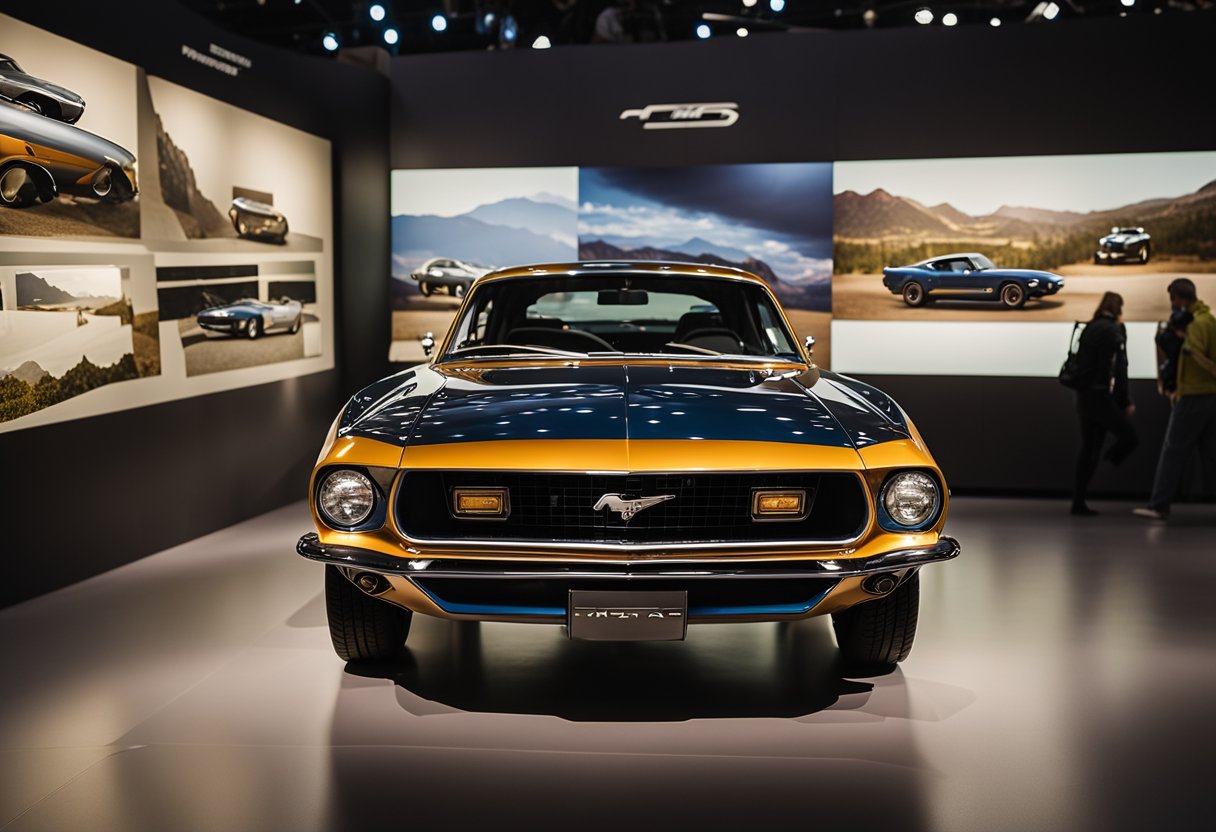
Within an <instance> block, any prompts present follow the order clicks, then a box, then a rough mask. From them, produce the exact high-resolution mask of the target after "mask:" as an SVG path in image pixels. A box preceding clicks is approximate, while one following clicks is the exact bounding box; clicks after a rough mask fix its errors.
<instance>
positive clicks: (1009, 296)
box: [1001, 283, 1026, 309]
mask: <svg viewBox="0 0 1216 832" xmlns="http://www.w3.org/2000/svg"><path fill="white" fill-rule="evenodd" d="M1024 303H1026V290H1025V289H1023V288H1022V287H1021V286H1019V285H1018V284H1016V283H1006V284H1005V285H1004V286H1002V287H1001V305H1002V306H1004V307H1005V308H1006V309H1020V308H1021V306H1022V305H1023V304H1024Z"/></svg>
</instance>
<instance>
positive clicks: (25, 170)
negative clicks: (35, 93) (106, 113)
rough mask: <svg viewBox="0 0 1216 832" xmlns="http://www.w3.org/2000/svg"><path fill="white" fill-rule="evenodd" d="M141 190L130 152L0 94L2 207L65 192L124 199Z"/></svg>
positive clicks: (45, 199)
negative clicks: (46, 116) (44, 115)
mask: <svg viewBox="0 0 1216 832" xmlns="http://www.w3.org/2000/svg"><path fill="white" fill-rule="evenodd" d="M136 193H138V187H137V185H136V178H135V155H134V154H133V153H131V152H130V151H129V150H126V149H125V148H122V147H119V146H118V145H117V144H115V143H114V142H111V141H109V140H108V139H103V138H102V137H101V136H95V135H93V134H92V133H89V132H88V131H86V130H81V129H80V128H79V127H74V126H72V125H71V124H66V123H64V122H62V121H55V120H54V119H50V118H44V117H43V116H41V115H38V114H37V112H35V111H34V110H32V109H31V108H30V107H29V105H28V104H26V103H24V102H17V101H14V100H12V99H10V98H7V97H3V96H0V205H4V206H6V207H9V208H28V207H31V206H33V205H37V204H39V203H44V202H50V201H51V200H52V199H54V198H55V197H56V196H58V195H60V194H64V195H67V196H77V197H88V198H92V199H98V200H106V201H122V200H126V199H130V198H132V197H134V196H135V195H136Z"/></svg>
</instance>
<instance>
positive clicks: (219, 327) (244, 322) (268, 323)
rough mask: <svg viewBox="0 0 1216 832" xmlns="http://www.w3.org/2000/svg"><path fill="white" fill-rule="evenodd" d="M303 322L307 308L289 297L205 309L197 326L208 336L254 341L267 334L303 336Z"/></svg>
mask: <svg viewBox="0 0 1216 832" xmlns="http://www.w3.org/2000/svg"><path fill="white" fill-rule="evenodd" d="M303 318H304V310H303V306H302V305H301V304H300V302H299V301H298V300H292V299H291V298H289V297H282V298H279V300H278V301H263V300H258V299H257V298H242V299H241V300H238V301H236V302H235V303H229V304H225V305H223V306H212V307H210V308H208V309H204V310H203V311H202V312H199V313H198V314H197V315H196V316H195V322H196V323H197V324H198V325H199V328H200V329H202V330H204V331H205V332H208V333H219V334H223V335H235V336H242V337H245V338H248V339H250V340H253V339H256V338H260V337H261V336H262V335H264V334H266V333H267V332H290V333H292V334H294V333H296V332H299V331H300V324H301V323H302V322H303Z"/></svg>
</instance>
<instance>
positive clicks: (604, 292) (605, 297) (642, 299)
mask: <svg viewBox="0 0 1216 832" xmlns="http://www.w3.org/2000/svg"><path fill="white" fill-rule="evenodd" d="M595 302H596V303H597V304H599V305H600V306H645V305H646V304H648V303H650V295H649V293H647V292H646V291H645V290H643V289H600V291H599V294H598V296H597V298H596V301H595Z"/></svg>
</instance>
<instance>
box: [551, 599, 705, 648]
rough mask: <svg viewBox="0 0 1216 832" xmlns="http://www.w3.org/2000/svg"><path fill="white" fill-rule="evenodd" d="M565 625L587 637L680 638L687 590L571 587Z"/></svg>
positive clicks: (576, 634)
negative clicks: (623, 589) (609, 589)
mask: <svg viewBox="0 0 1216 832" xmlns="http://www.w3.org/2000/svg"><path fill="white" fill-rule="evenodd" d="M566 629H567V632H568V633H569V634H570V638H577V639H585V640H587V641H682V640H683V639H684V637H685V635H686V634H687V632H688V593H687V592H669V591H663V592H654V591H640V592H617V591H606V592H595V591H588V590H578V589H572V590H570V598H569V608H568V612H567V617H566Z"/></svg>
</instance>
